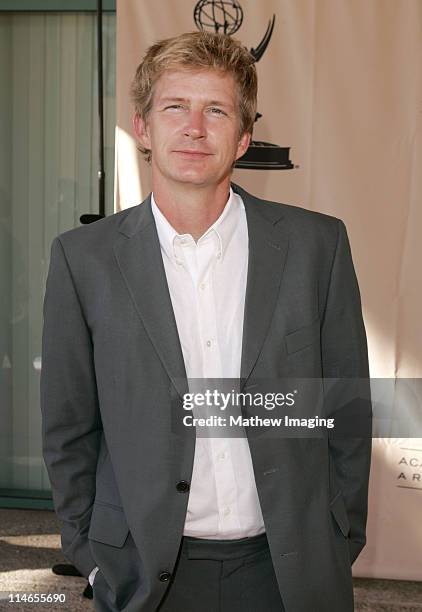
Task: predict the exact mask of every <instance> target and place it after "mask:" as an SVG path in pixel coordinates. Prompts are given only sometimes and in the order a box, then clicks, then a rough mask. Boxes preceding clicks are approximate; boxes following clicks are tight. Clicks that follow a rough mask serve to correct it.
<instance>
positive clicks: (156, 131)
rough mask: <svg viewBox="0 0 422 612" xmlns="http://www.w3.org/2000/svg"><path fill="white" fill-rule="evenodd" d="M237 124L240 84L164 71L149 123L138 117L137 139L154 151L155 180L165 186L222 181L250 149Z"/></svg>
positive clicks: (217, 76) (210, 73) (208, 74)
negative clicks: (238, 85)
mask: <svg viewBox="0 0 422 612" xmlns="http://www.w3.org/2000/svg"><path fill="white" fill-rule="evenodd" d="M239 125H240V117H239V103H238V94H237V86H236V83H235V81H234V79H233V77H232V76H231V75H230V74H224V73H220V72H217V71H215V70H198V71H194V72H192V71H187V70H183V69H180V70H177V69H176V70H172V71H166V72H164V73H163V74H162V75H161V77H160V78H159V79H158V81H157V82H156V84H155V87H154V95H153V103H152V108H151V111H150V113H149V115H148V117H147V120H146V122H145V123H144V122H143V121H142V119H141V118H140V117H139V116H137V115H136V116H135V118H134V128H135V132H136V135H137V136H138V138H139V140H140V142H141V144H142V145H143V146H144V147H145V148H147V149H150V150H151V151H152V160H151V163H152V172H153V180H154V182H156V181H159V182H162V181H164V182H166V183H167V184H168V183H169V182H178V183H190V184H194V185H198V186H207V185H217V184H219V183H221V182H223V181H224V179H225V178H227V177H229V176H230V175H231V172H232V165H233V162H234V161H235V160H236V159H238V158H239V157H241V156H242V155H243V154H244V153H245V151H246V149H247V148H248V146H249V142H250V135H249V134H247V133H245V134H243V135H242V136H239Z"/></svg>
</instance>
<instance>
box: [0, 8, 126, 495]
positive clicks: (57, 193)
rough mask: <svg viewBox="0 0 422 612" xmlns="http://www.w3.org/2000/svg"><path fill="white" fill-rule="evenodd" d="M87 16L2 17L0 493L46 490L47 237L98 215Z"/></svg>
mask: <svg viewBox="0 0 422 612" xmlns="http://www.w3.org/2000/svg"><path fill="white" fill-rule="evenodd" d="M103 28H104V50H103V52H104V110H105V162H106V214H110V213H112V212H113V175H114V167H113V166H114V161H113V160H114V125H115V15H114V14H110V13H108V14H105V15H104V17H103ZM96 87H97V69H96V22H95V14H89V13H64V14H61V13H47V14H43V13H19V14H18V13H15V14H5V13H3V14H1V13H0V117H1V121H0V496H1V494H2V491H1V490H2V489H19V490H25V491H30V490H31V491H42V490H44V491H45V490H49V488H50V487H49V481H48V477H47V473H46V470H45V468H44V465H43V461H42V452H41V414H40V406H39V378H40V367H41V358H40V355H41V333H42V303H43V297H44V290H45V282H46V277H47V272H48V265H49V257H50V245H51V242H52V240H53V238H54V237H55V236H56V235H57V234H59V233H60V232H63V231H66V230H68V229H71V228H72V227H76V226H79V225H80V222H79V217H80V215H81V214H83V213H88V212H93V213H96V212H98V178H97V170H98V162H97V156H98V144H97V143H98V126H97V95H96Z"/></svg>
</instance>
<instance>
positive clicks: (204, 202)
mask: <svg viewBox="0 0 422 612" xmlns="http://www.w3.org/2000/svg"><path fill="white" fill-rule="evenodd" d="M229 192H230V179H229V178H228V179H226V180H225V181H224V182H222V183H221V184H218V185H212V186H206V187H198V186H197V185H191V184H186V185H183V184H182V185H177V187H176V188H174V189H173V187H172V186H171V187H170V186H169V185H157V184H155V185H154V181H153V193H154V200H155V203H156V204H157V206H158V208H159V209H160V211H161V212H162V213H163V215H164V216H165V218H166V219H167V221H168V222H169V223H170V225H171V226H172V227H173V228H174V229H175V230H176V232H177V233H178V234H191V236H192V237H193V239H194V240H195V241H198V240H199V238H200V237H201V236H202V235H203V234H205V232H206V231H207V229H208V228H209V227H211V225H213V223H215V221H217V219H218V218H219V216H220V215H221V213H222V212H223V210H224V207H225V205H226V203H227V200H228V198H229Z"/></svg>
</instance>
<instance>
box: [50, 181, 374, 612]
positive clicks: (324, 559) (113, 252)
mask: <svg viewBox="0 0 422 612" xmlns="http://www.w3.org/2000/svg"><path fill="white" fill-rule="evenodd" d="M233 188H234V190H235V191H236V192H238V193H239V194H240V195H241V197H242V198H243V201H244V204H245V208H246V215H247V222H248V233H249V266H248V278H247V292H246V305H245V319H244V335H243V347H242V362H241V376H242V380H243V384H244V385H251V384H254V382H255V383H256V381H258V382H259V380H260V379H264V378H265V379H268V378H283V377H311V378H312V377H315V378H319V377H322V376H324V377H326V378H330V377H347V378H351V379H352V378H353V377H361V378H363V379H367V377H368V361H367V346H366V337H365V329H364V325H363V321H362V314H361V303H360V296H359V289H358V285H357V281H356V277H355V273H354V269H353V263H352V258H351V253H350V248H349V243H348V239H347V234H346V229H345V227H344V224H343V223H342V222H341V221H340V220H338V219H336V218H334V217H330V216H327V215H323V214H319V213H315V212H311V211H307V210H304V209H301V208H297V207H294V206H288V205H284V204H277V203H273V202H267V201H263V200H260V199H258V198H255V197H253V196H252V195H250V194H248V193H246V192H245V191H244V190H242V189H241V188H240V187H238V186H236V185H233ZM185 391H187V386H186V373H185V368H184V362H183V356H182V351H181V347H180V342H179V338H178V334H177V328H176V322H175V318H174V314H173V310H172V305H171V299H170V295H169V291H168V287H167V283H166V276H165V271H164V266H163V262H162V257H161V252H160V245H159V241H158V236H157V231H156V227H155V223H154V219H153V215H152V212H151V204H150V198H147V199H146V200H145V201H144V202H142V204H140V205H138V206H135V207H133V208H130V209H127V210H124V211H122V212H119V213H116V214H114V215H111V216H109V217H107V218H105V219H102V220H100V221H97V222H96V223H93V224H91V225H87V226H83V227H79V228H76V229H72V230H70V231H67V232H64V233H62V234H61V235H59V236H58V237H57V238H55V239H54V241H53V243H52V248H51V261H50V269H49V274H48V280H47V287H46V293H45V300H44V329H43V352H42V373H41V406H42V413H43V452H44V459H45V463H46V465H47V469H48V472H49V476H50V479H51V485H52V490H53V497H54V503H55V508H56V512H57V514H58V516H59V518H60V519H61V520H62V522H63V527H62V547H63V552H64V554H65V555H66V556H67V557H68V559H69V560H70V561H72V562H73V563H74V564H75V565H76V566H77V567H78V568H79V569H80V571H81V572H82V573H83V574H84V575H85V576H88V574H89V573H90V571H91V570H92V569H93V567H94V566H96V565H98V566H99V568H100V571H99V572H98V573H97V575H96V577H95V582H94V597H95V602H96V609H97V610H100V611H104V612H106V611H116V610H125V611H126V612H135V611H137V612H141V611H143V612H152V611H153V610H156V609H157V606H158V605H159V602H160V600H161V598H162V597H163V596H164V594H165V592H166V589H167V588H168V585H169V575H171V573H172V572H173V570H174V567H175V562H176V558H177V553H178V549H179V545H180V541H181V538H182V534H183V526H184V521H185V515H186V509H187V503H188V491H186V488H187V487H183V486H179V487H177V485H178V483H179V482H180V481H187V482H190V479H191V475H192V466H193V457H194V448H195V430H194V429H193V428H183V429H181V430H180V431H177V432H176V431H174V428H173V424H172V418H171V415H172V413H173V414H174V411H177V410H180V406H181V402H182V399H181V396H182V395H183V393H184V392H185ZM359 409H360V412H361V414H362V413H363V414H364V415H366V416H368V417H369V416H370V412H371V406H370V401H369V400H362V401H360V403H359ZM343 412H344V411H343ZM248 439H249V445H250V450H251V456H252V461H253V467H254V473H255V478H256V484H257V489H258V494H259V499H260V503H261V508H262V512H263V517H264V521H265V527H266V531H267V537H268V540H269V544H270V549H271V554H272V559H273V563H274V568H275V572H276V576H277V579H278V582H279V587H280V592H281V595H282V598H283V601H284V605H285V608H286V610H287V612H309V611H310V610H312V611H313V612H348V611H350V612H351V611H352V610H353V591H352V578H351V563H352V562H353V561H354V560H355V558H356V557H357V555H358V554H359V552H360V551H361V549H362V548H363V546H364V544H365V525H366V513H367V488H368V477H369V466H370V452H371V440H370V437H369V436H368V437H353V438H351V437H350V436H346V437H343V438H331V437H330V436H329V435H327V436H324V437H322V438H321V437H320V438H303V439H298V438H295V439H281V438H278V439H276V438H273V439H267V438H266V437H265V436H260V435H254V434H253V433H249V432H248Z"/></svg>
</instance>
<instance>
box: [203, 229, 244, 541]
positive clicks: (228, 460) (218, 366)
mask: <svg viewBox="0 0 422 612" xmlns="http://www.w3.org/2000/svg"><path fill="white" fill-rule="evenodd" d="M196 254H197V273H198V275H197V285H196V292H197V305H198V319H199V329H200V335H201V347H202V351H203V376H204V377H205V378H219V379H221V378H224V372H223V367H222V359H221V347H220V345H219V342H218V334H217V320H216V308H215V290H218V287H214V283H213V281H214V274H213V272H214V269H215V265H219V264H220V263H221V262H220V258H221V249H220V241H219V238H218V236H217V235H216V233H215V232H213V233H212V234H211V235H209V236H207V237H206V239H205V240H203V241H199V243H198V245H197V250H196ZM216 262H218V264H217V263H216ZM213 413H214V414H216V411H215V410H214V411H213ZM208 442H209V444H208V451H209V457H210V461H211V463H212V466H213V471H214V474H215V486H216V495H217V508H216V510H217V513H218V531H219V533H220V535H225V534H227V533H230V532H236V531H237V530H238V529H239V528H240V523H239V512H238V506H237V492H236V489H237V487H236V479H235V474H234V468H233V462H232V457H231V453H230V447H229V444H228V440H227V438H225V437H218V438H216V437H212V438H208Z"/></svg>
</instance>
